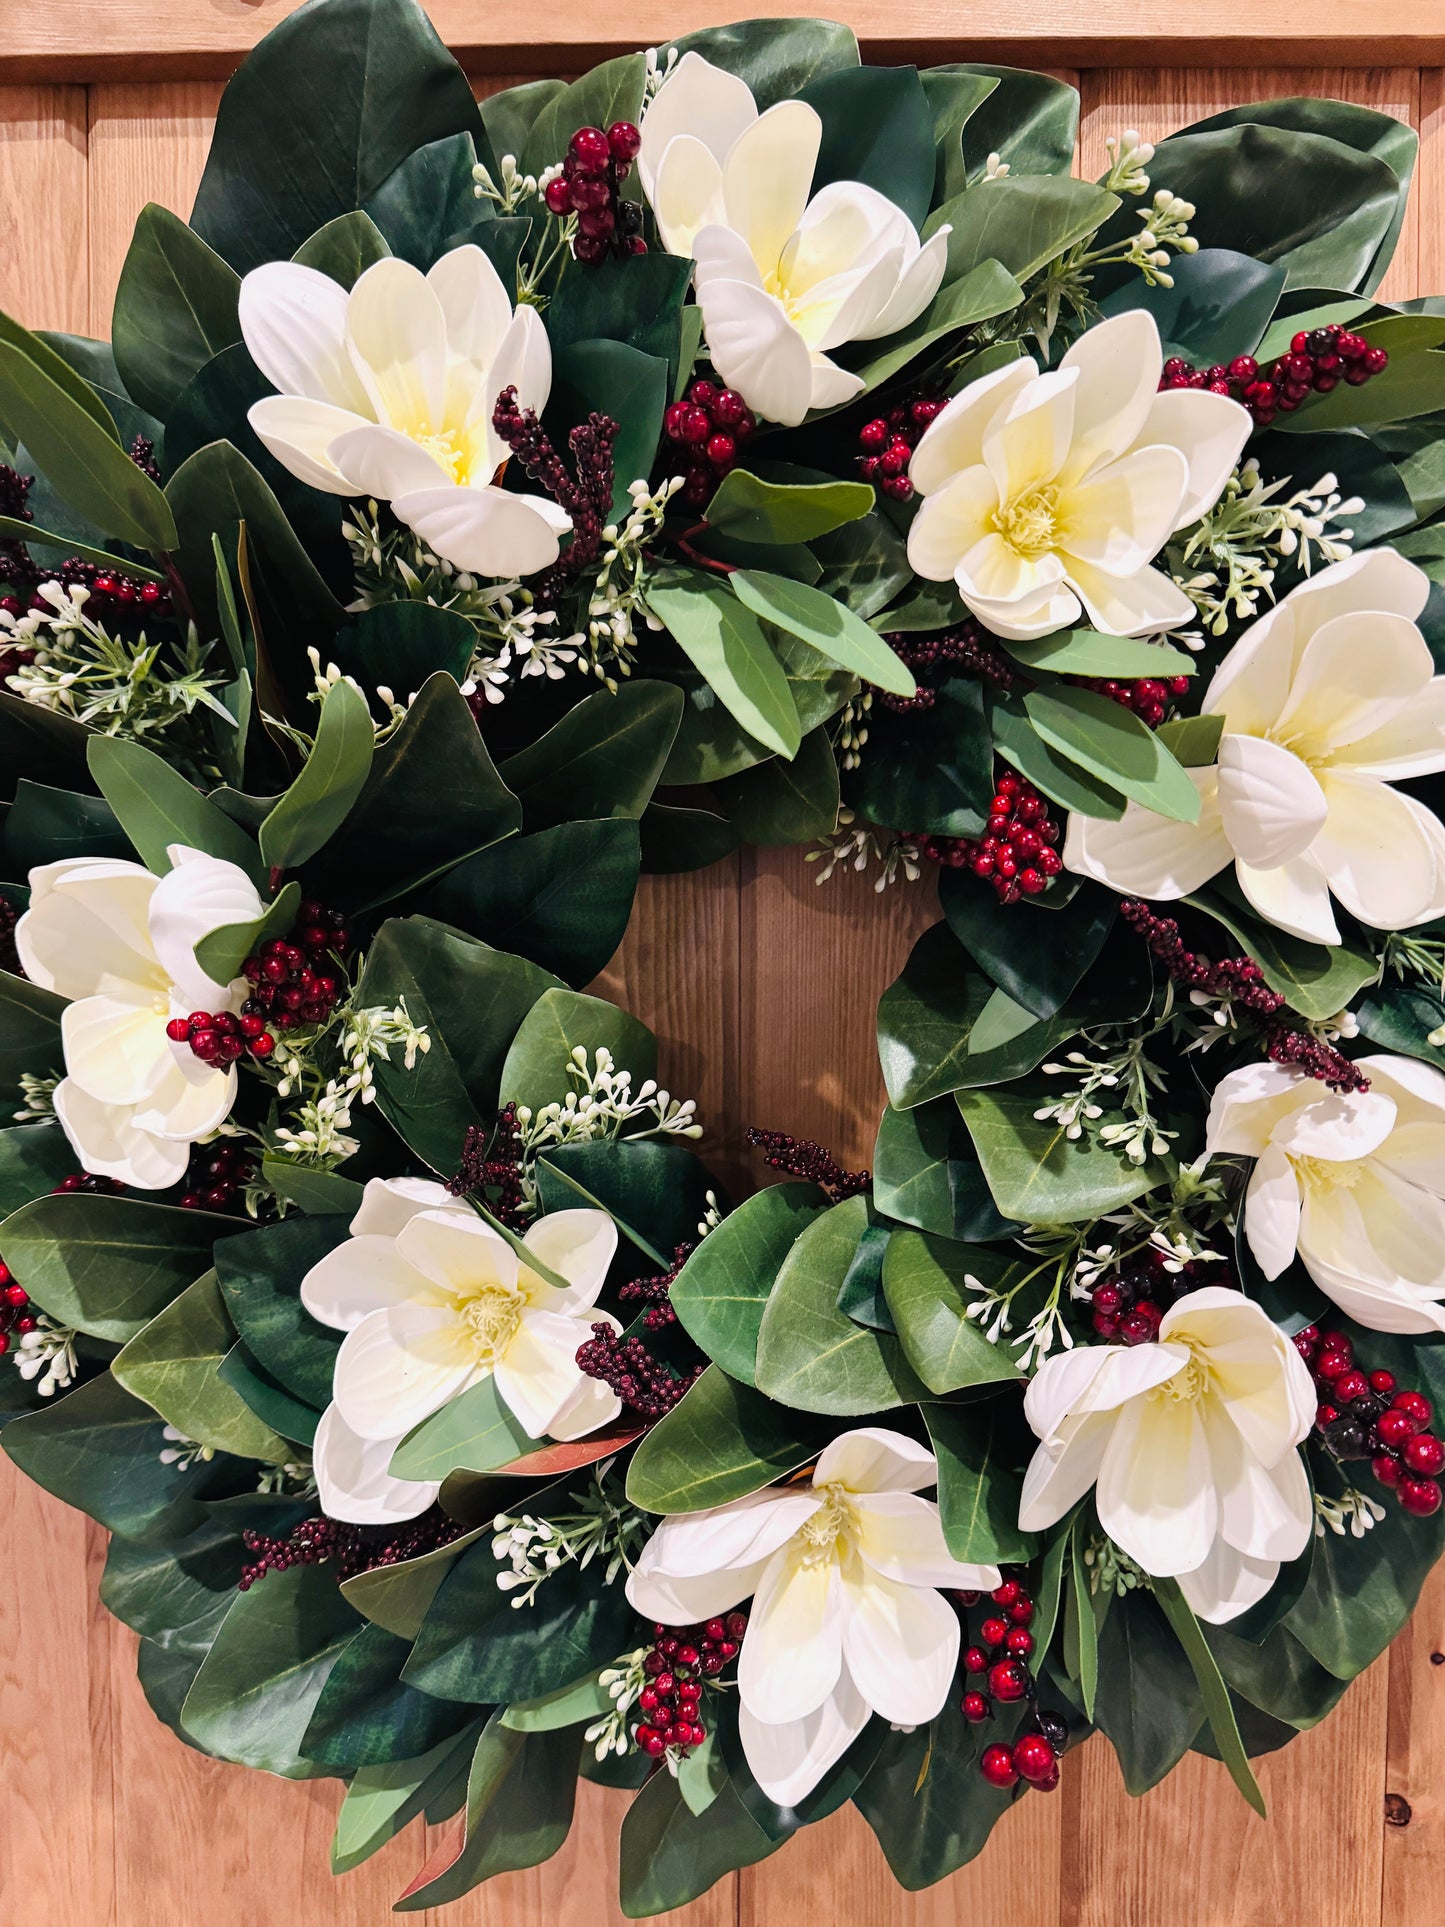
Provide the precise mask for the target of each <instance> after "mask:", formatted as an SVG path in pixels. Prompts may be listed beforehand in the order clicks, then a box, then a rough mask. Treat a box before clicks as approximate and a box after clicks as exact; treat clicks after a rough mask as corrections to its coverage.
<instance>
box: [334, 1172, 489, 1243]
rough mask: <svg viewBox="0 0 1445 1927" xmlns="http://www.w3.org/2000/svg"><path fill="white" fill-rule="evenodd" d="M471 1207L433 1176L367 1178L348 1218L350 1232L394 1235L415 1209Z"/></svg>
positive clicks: (362, 1236) (414, 1214)
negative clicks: (357, 1201)
mask: <svg viewBox="0 0 1445 1927" xmlns="http://www.w3.org/2000/svg"><path fill="white" fill-rule="evenodd" d="M470 1210H471V1207H470V1206H469V1205H465V1204H462V1203H461V1202H460V1200H459V1199H457V1198H454V1197H453V1196H452V1194H451V1192H450V1191H448V1190H447V1188H446V1186H445V1185H444V1184H438V1183H437V1182H436V1180H435V1179H434V1178H368V1179H367V1181H366V1186H365V1189H364V1190H363V1191H362V1194H361V1204H360V1206H359V1208H358V1210H357V1213H356V1216H355V1217H354V1218H353V1219H352V1220H351V1235H352V1237H353V1238H367V1237H373V1236H374V1237H378V1238H394V1237H395V1236H396V1234H397V1233H398V1232H399V1231H400V1230H401V1228H402V1226H403V1225H404V1224H406V1223H408V1222H409V1220H410V1219H412V1218H414V1217H415V1216H416V1214H417V1213H418V1211H462V1212H467V1213H470Z"/></svg>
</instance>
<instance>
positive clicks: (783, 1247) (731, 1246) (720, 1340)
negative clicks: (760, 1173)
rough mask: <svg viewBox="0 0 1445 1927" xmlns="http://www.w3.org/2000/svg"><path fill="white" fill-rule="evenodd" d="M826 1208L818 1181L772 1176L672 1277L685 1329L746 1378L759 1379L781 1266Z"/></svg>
mask: <svg viewBox="0 0 1445 1927" xmlns="http://www.w3.org/2000/svg"><path fill="white" fill-rule="evenodd" d="M825 1209H827V1200H826V1199H825V1197H824V1195H823V1193H822V1192H821V1191H820V1190H819V1189H818V1187H817V1186H816V1185H814V1184H803V1183H799V1182H797V1181H794V1182H791V1183H787V1184H770V1185H768V1186H766V1187H765V1188H764V1189H763V1190H761V1191H758V1192H756V1193H755V1194H754V1195H753V1196H752V1197H751V1198H748V1199H747V1200H746V1201H745V1202H744V1203H742V1204H740V1205H739V1206H738V1208H737V1210H736V1211H732V1212H729V1214H728V1215H727V1217H725V1218H724V1219H723V1221H722V1223H721V1224H720V1225H718V1226H717V1227H716V1229H715V1230H713V1231H711V1232H709V1234H708V1235H707V1237H706V1238H704V1239H703V1241H702V1243H701V1244H700V1245H699V1246H698V1247H697V1249H696V1251H694V1252H693V1254H692V1256H691V1257H690V1258H689V1259H688V1260H687V1262H686V1264H684V1266H683V1268H682V1270H681V1271H680V1272H679V1273H678V1275H677V1277H676V1278H675V1279H674V1280H673V1284H672V1289H671V1291H670V1292H669V1294H668V1296H669V1299H670V1301H671V1304H672V1308H673V1310H674V1311H675V1312H676V1313H677V1316H678V1321H679V1323H680V1324H681V1325H682V1328H683V1330H684V1331H686V1332H687V1334H688V1335H689V1337H691V1338H692V1339H694V1340H695V1341H696V1342H697V1344H698V1345H700V1346H701V1347H702V1349H703V1351H705V1352H706V1353H707V1355H708V1357H709V1358H710V1359H711V1360H712V1361H713V1363H714V1364H716V1365H719V1366H720V1367H721V1368H722V1370H723V1371H725V1372H727V1373H728V1374H729V1375H730V1376H731V1377H732V1378H734V1379H736V1380H738V1381H739V1382H741V1383H742V1384H744V1385H751V1384H753V1382H754V1378H755V1370H756V1361H757V1349H758V1330H759V1328H760V1326H761V1324H762V1320H763V1308H764V1306H765V1305H766V1304H767V1301H768V1294H769V1292H770V1291H771V1290H772V1287H773V1281H774V1279H775V1278H776V1276H777V1273H778V1269H779V1267H780V1266H781V1265H782V1262H783V1260H784V1258H786V1256H787V1254H788V1252H789V1251H791V1249H792V1247H793V1245H794V1243H795V1242H796V1240H797V1239H798V1237H799V1236H800V1235H801V1233H802V1232H803V1231H804V1230H805V1229H806V1227H807V1226H808V1225H810V1224H811V1223H812V1222H813V1220H814V1219H815V1218H816V1217H817V1216H818V1214H819V1212H820V1211H823V1210H825Z"/></svg>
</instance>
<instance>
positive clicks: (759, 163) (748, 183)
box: [709, 100, 823, 340]
mask: <svg viewBox="0 0 1445 1927" xmlns="http://www.w3.org/2000/svg"><path fill="white" fill-rule="evenodd" d="M822 140H823V122H822V120H821V118H820V117H819V114H818V112H817V109H816V108H813V107H810V106H809V105H808V104H807V102H806V101H803V100H780V101H779V102H778V103H777V105H776V106H775V107H770V108H769V109H768V111H767V112H766V113H765V114H760V115H759V116H758V118H757V119H756V120H755V121H753V122H752V123H751V124H750V125H749V126H747V127H745V128H744V129H743V131H742V132H741V133H740V134H739V135H738V137H737V139H736V140H735V141H734V142H733V144H732V146H731V147H730V148H729V149H728V153H727V158H726V159H725V160H724V162H723V205H724V206H725V207H726V209H727V224H728V226H729V227H730V228H733V229H735V230H736V231H737V233H739V234H741V235H742V237H743V239H744V240H745V241H746V242H747V244H748V246H749V248H750V249H751V250H752V256H753V259H754V261H756V262H757V264H758V266H759V267H760V268H761V269H762V270H763V272H764V273H765V274H766V273H767V272H768V270H769V269H771V268H774V267H776V266H777V264H778V261H779V260H780V258H781V256H782V252H783V249H784V247H785V246H786V245H787V241H788V237H789V236H790V235H791V234H792V232H793V230H794V228H795V227H797V225H798V223H799V222H800V221H801V220H802V218H803V211H804V209H805V208H806V207H807V205H808V194H809V191H810V189H811V188H812V185H813V169H814V167H815V166H816V165H817V162H818V149H819V148H820V146H821V145H822ZM709 340H711V337H709Z"/></svg>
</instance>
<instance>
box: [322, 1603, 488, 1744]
mask: <svg viewBox="0 0 1445 1927" xmlns="http://www.w3.org/2000/svg"><path fill="white" fill-rule="evenodd" d="M410 1653H411V1644H410V1642H409V1641H408V1640H405V1639H398V1638H397V1637H396V1636H395V1635H394V1634H392V1633H389V1632H386V1631H384V1630H383V1629H382V1628H381V1627H380V1626H363V1627H362V1628H361V1629H360V1631H359V1632H357V1633H355V1634H353V1636H352V1637H351V1639H350V1640H348V1642H347V1644H346V1646H345V1648H344V1649H343V1651H342V1653H341V1656H340V1658H339V1659H338V1660H337V1661H336V1663H335V1665H334V1666H333V1667H332V1668H331V1670H330V1672H329V1673H328V1674H327V1676H326V1684H325V1685H324V1686H323V1687H322V1689H321V1696H320V1698H319V1699H318V1700H317V1701H316V1706H315V1710H314V1711H313V1712H312V1715H311V1720H310V1723H309V1725H308V1726H307V1728H306V1732H305V1735H304V1737H303V1738H302V1741H301V1744H300V1747H299V1749H298V1750H299V1752H300V1753H301V1754H302V1755H303V1757H304V1758H306V1759H308V1760H312V1761H314V1762H315V1763H316V1764H317V1765H318V1766H330V1767H337V1768H340V1769H342V1770H343V1771H353V1770H354V1769H355V1768H357V1767H361V1766H385V1765H386V1763H387V1762H388V1761H389V1760H395V1759H411V1758H414V1757H416V1756H417V1755H419V1754H422V1753H426V1752H429V1751H430V1750H431V1749H432V1748H433V1747H435V1746H438V1745H440V1744H441V1742H442V1741H443V1740H447V1739H450V1738H451V1737H452V1735H453V1734H454V1733H457V1732H458V1731H460V1729H461V1728H462V1727H464V1726H466V1725H468V1724H469V1722H470V1720H471V1717H472V1715H471V1712H470V1710H469V1709H468V1708H466V1707H462V1706H458V1705H457V1704H456V1702H455V1701H453V1700H437V1699H432V1698H431V1696H430V1695H429V1694H427V1693H419V1692H418V1691H417V1689H416V1688H415V1687H414V1686H408V1685H406V1684H405V1683H404V1682H403V1680H402V1678H401V1669H402V1667H403V1666H404V1665H405V1664H406V1661H407V1658H408V1656H409V1655H410Z"/></svg>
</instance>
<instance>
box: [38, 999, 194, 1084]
mask: <svg viewBox="0 0 1445 1927" xmlns="http://www.w3.org/2000/svg"><path fill="white" fill-rule="evenodd" d="M60 1037H61V1044H62V1047H63V1049H64V1053H65V1068H66V1071H67V1072H68V1073H69V1075H70V1076H71V1077H73V1078H74V1079H75V1081H76V1083H77V1084H79V1085H80V1086H81V1088H82V1089H83V1090H86V1091H89V1093H90V1095H91V1096H92V1097H93V1098H95V1099H96V1100H97V1101H98V1102H99V1103H101V1104H138V1103H140V1102H141V1100H142V1099H143V1098H147V1097H149V1096H150V1094H151V1092H152V1091H153V1090H154V1089H155V1087H156V1085H157V1084H159V1083H160V1081H161V1079H162V1078H163V1077H164V1076H165V1074H166V1072H167V1070H168V1069H169V1068H170V1064H171V1046H170V1043H169V1041H168V1040H167V1037H166V1012H165V1011H157V1010H156V1008H155V1006H154V1004H153V1003H145V1004H133V1003H122V1002H120V1001H119V1000H118V999H116V998H114V997H82V998H80V999H79V1000H78V1002H76V1003H73V1004H67V1005H66V1006H65V1009H64V1010H63V1011H62V1012H61V1013H60Z"/></svg>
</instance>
